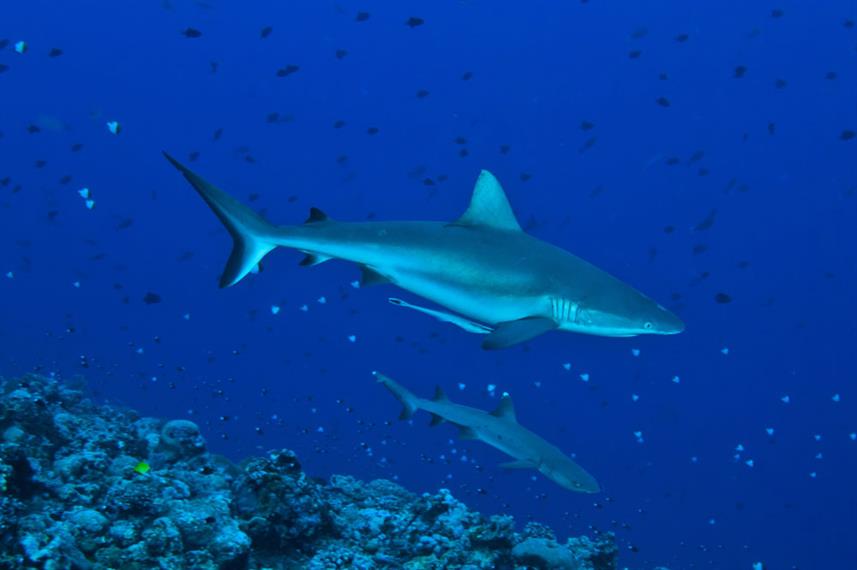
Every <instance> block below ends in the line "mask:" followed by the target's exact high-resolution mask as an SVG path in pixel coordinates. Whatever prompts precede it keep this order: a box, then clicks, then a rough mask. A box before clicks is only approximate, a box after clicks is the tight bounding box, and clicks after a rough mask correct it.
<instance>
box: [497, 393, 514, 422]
mask: <svg viewBox="0 0 857 570" xmlns="http://www.w3.org/2000/svg"><path fill="white" fill-rule="evenodd" d="M491 415H492V416H494V417H495V418H500V419H503V420H509V421H511V422H516V423H517V421H518V418H517V417H515V406H514V405H513V404H512V397H511V396H508V395H506V396H503V397H502V398H500V403H499V404H498V405H497V407H496V408H495V409H494V411H493V412H491Z"/></svg>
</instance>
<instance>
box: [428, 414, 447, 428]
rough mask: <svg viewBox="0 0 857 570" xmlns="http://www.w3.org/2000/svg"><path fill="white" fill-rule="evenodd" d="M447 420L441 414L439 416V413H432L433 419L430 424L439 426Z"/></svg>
mask: <svg viewBox="0 0 857 570" xmlns="http://www.w3.org/2000/svg"><path fill="white" fill-rule="evenodd" d="M445 421H446V420H445V419H443V417H441V416H439V415H437V414H432V415H431V421H430V422H429V425H430V426H432V427H434V426H439V425H440V424H442V423H443V422H445Z"/></svg>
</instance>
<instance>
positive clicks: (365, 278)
mask: <svg viewBox="0 0 857 570" xmlns="http://www.w3.org/2000/svg"><path fill="white" fill-rule="evenodd" d="M360 270H361V273H360V286H361V287H369V286H370V285H381V284H383V283H389V282H390V280H389V279H387V278H386V277H384V276H383V275H381V274H380V273H378V272H377V271H375V270H374V269H372V268H371V267H368V266H366V265H363V266H361V268H360Z"/></svg>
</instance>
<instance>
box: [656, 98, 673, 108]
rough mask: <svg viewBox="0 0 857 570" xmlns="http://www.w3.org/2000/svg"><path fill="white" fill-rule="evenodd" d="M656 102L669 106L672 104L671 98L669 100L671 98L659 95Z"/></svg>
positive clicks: (662, 105)
mask: <svg viewBox="0 0 857 570" xmlns="http://www.w3.org/2000/svg"><path fill="white" fill-rule="evenodd" d="M655 103H657V104H658V105H660V106H661V107H669V106H670V104H671V103H670V100H669V99H667V98H666V97H658V98H657V99H656V100H655Z"/></svg>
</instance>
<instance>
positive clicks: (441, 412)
mask: <svg viewBox="0 0 857 570" xmlns="http://www.w3.org/2000/svg"><path fill="white" fill-rule="evenodd" d="M373 374H374V376H375V378H376V380H377V381H378V382H380V383H381V384H383V385H384V387H385V388H387V389H388V390H389V391H390V392H392V393H393V395H394V396H395V397H396V398H397V399H398V400H399V402H401V404H402V406H403V408H402V413H401V414H400V415H399V418H400V419H409V418H410V417H411V416H413V415H414V413H415V412H417V411H418V410H424V411H426V412H429V413H430V414H431V415H432V419H431V425H432V426H435V425H438V424H441V423H444V422H449V423H451V424H453V425H455V426H457V427H458V429H459V436H460V437H461V438H462V439H465V440H479V441H481V442H483V443H486V444H488V445H490V446H491V447H494V448H496V449H499V450H500V451H502V452H503V453H505V454H506V455H509V456H510V457H512V458H513V459H514V461H510V462H507V463H502V464H500V467H501V468H503V469H535V470H537V471H539V472H540V473H541V474H542V475H544V476H545V477H547V478H548V479H550V480H551V481H553V482H554V483H556V484H558V485H559V486H561V487H563V488H565V489H568V490H570V491H576V492H579V493H598V492H599V491H600V490H601V488H600V487H599V485H598V482H597V481H596V480H595V478H594V477H593V476H592V475H590V474H589V473H587V472H586V470H585V469H583V467H581V466H580V465H578V464H577V463H575V462H574V461H573V460H572V459H571V458H570V457H569V456H568V455H566V454H565V453H563V451H562V450H561V449H559V448H558V447H556V446H555V445H553V444H551V443H548V442H547V441H545V440H544V439H542V437H540V436H538V435H536V434H535V433H533V432H531V431H530V430H528V429H527V428H525V427H524V426H522V425H521V424H519V423H518V419H517V416H516V415H515V407H514V405H513V403H512V398H511V396H509V395H507V394H504V395H503V397H502V398H501V399H500V403H499V405H498V406H497V408H496V409H495V410H494V411H492V412H485V411H483V410H480V409H477V408H471V407H469V406H463V405H461V404H455V403H453V402H451V401H450V400H449V398H447V396H446V394H444V392H443V390H442V389H441V388H440V386H438V387H436V388H435V395H434V398H432V399H431V400H429V399H426V398H419V397H417V396H415V395H414V394H413V393H412V392H411V391H410V390H408V389H407V388H405V387H404V386H402V385H401V384H399V383H398V382H396V381H395V380H393V379H392V378H389V377H388V376H385V375H384V374H381V373H380V372H374V373H373Z"/></svg>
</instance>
